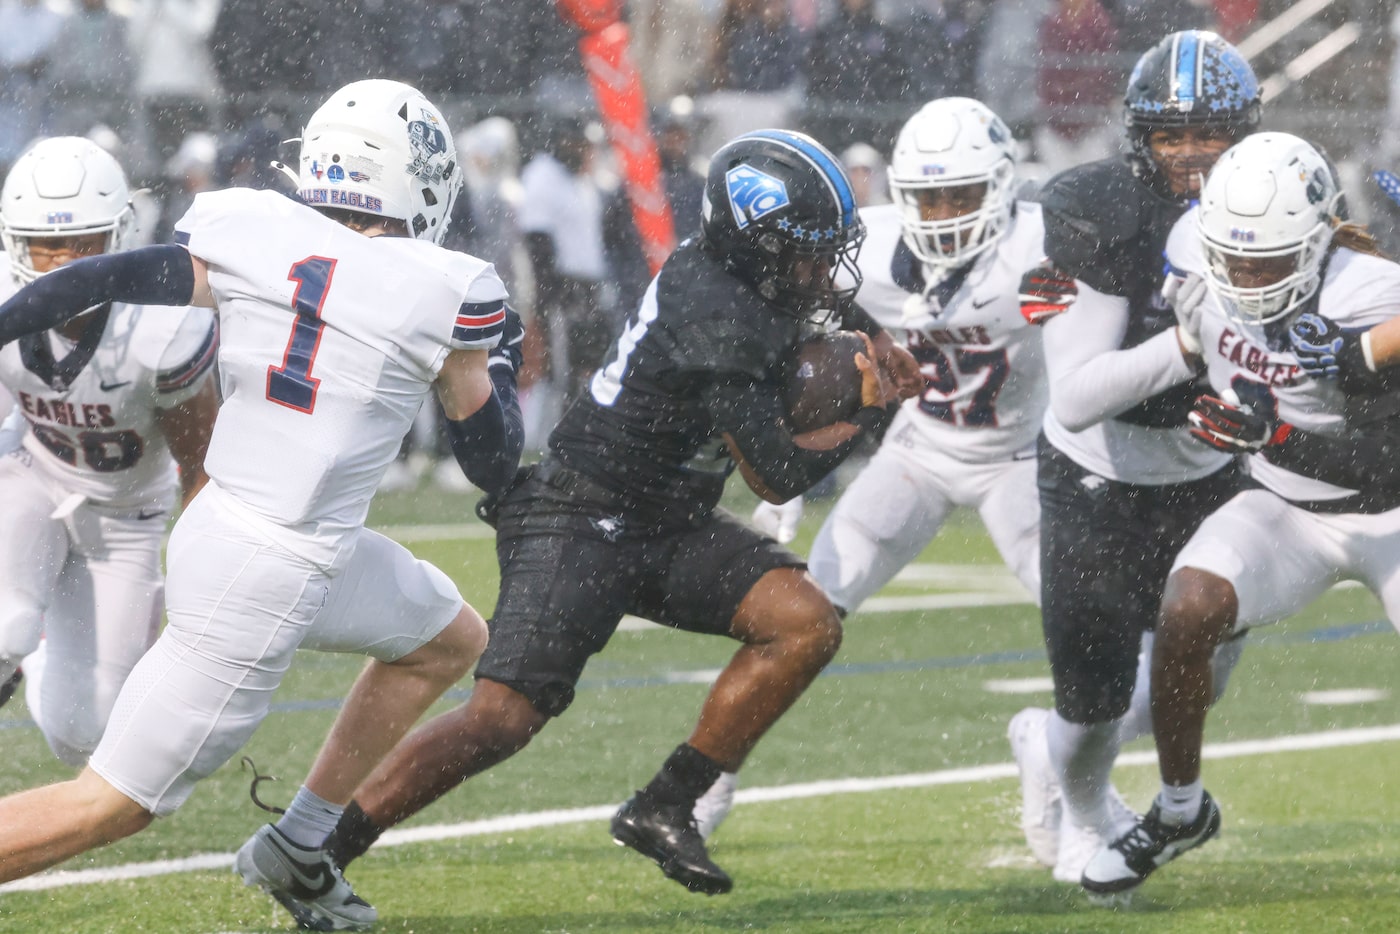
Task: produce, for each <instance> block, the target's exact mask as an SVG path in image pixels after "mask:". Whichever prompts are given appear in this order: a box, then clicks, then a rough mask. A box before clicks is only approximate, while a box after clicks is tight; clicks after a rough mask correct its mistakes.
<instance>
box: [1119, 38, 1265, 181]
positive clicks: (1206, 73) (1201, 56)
mask: <svg viewBox="0 0 1400 934" xmlns="http://www.w3.org/2000/svg"><path fill="white" fill-rule="evenodd" d="M1123 103H1124V107H1125V111H1126V114H1125V116H1126V120H1127V124H1128V139H1129V142H1131V144H1132V155H1131V156H1130V158H1131V160H1132V162H1133V167H1134V168H1135V169H1136V170H1137V172H1138V176H1139V177H1140V178H1142V179H1143V180H1144V181H1145V182H1147V183H1148V184H1150V185H1152V186H1153V187H1154V188H1155V189H1157V190H1158V192H1159V193H1161V194H1163V195H1165V196H1168V197H1179V195H1175V196H1174V195H1173V193H1172V192H1171V189H1170V185H1169V183H1168V181H1167V179H1166V178H1165V177H1164V173H1163V172H1162V168H1161V166H1159V165H1157V163H1156V160H1155V159H1154V158H1153V156H1152V149H1151V147H1150V146H1149V145H1148V138H1149V137H1150V136H1151V135H1152V133H1153V132H1154V131H1155V130H1161V129H1167V128H1171V127H1184V126H1191V127H1216V128H1220V129H1224V130H1226V131H1227V132H1228V133H1229V134H1230V135H1231V137H1232V142H1239V141H1240V140H1242V139H1244V137H1246V136H1248V135H1249V134H1250V133H1252V132H1254V130H1255V128H1256V127H1257V126H1258V125H1259V110H1260V95H1259V80H1258V79H1257V78H1256V77H1255V76H1254V69H1253V68H1251V67H1250V66H1249V62H1247V61H1245V58H1244V56H1243V55H1241V54H1240V53H1239V50H1238V49H1236V48H1235V47H1234V46H1233V45H1231V44H1230V43H1228V42H1226V41H1225V40H1224V39H1222V38H1220V37H1219V36H1217V35H1216V34H1215V33H1213V32H1206V31H1204V30H1200V29H1187V30H1183V31H1182V32H1174V33H1172V34H1171V35H1169V36H1167V37H1166V38H1165V39H1163V40H1162V41H1161V42H1158V43H1157V44H1156V45H1155V46H1153V47H1152V48H1151V49H1148V50H1147V51H1146V52H1144V53H1143V55H1142V57H1141V58H1139V59H1138V61H1137V65H1136V66H1134V67H1133V73H1132V76H1131V77H1130V78H1129V79H1128V92H1127V94H1126V95H1125V97H1124V100H1123ZM1213 161H1214V160H1213V159H1207V160H1205V162H1206V164H1203V165H1202V166H1201V172H1202V174H1204V173H1205V172H1208V171H1209V170H1210V163H1213Z"/></svg>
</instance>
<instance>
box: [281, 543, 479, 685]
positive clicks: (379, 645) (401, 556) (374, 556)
mask: <svg viewBox="0 0 1400 934" xmlns="http://www.w3.org/2000/svg"><path fill="white" fill-rule="evenodd" d="M462 602H463V601H462V595H461V594H460V593H458V591H457V585H456V584H454V583H452V580H451V578H449V577H448V576H447V575H446V574H444V573H443V572H442V571H440V570H438V569H437V568H436V567H434V566H433V565H431V564H429V563H428V562H426V561H420V560H419V559H417V558H415V557H414V556H413V554H412V553H411V552H410V551H409V550H408V549H407V548H405V547H404V546H402V545H400V544H399V543H398V542H395V541H392V540H390V539H388V538H385V537H384V536H383V535H380V534H379V533H378V532H373V531H370V530H369V529H364V530H362V531H361V532H360V534H359V537H358V539H357V541H356V542H355V551H354V554H352V555H351V556H350V560H349V562H348V563H347V564H346V567H345V570H344V571H342V572H341V573H340V574H338V575H336V577H335V578H334V579H333V580H332V581H331V584H330V596H329V598H328V599H327V601H326V607H325V609H324V610H323V611H322V612H321V613H320V614H318V616H317V619H316V624H315V625H314V626H312V627H311V631H310V632H308V633H307V635H306V639H305V640H304V641H303V642H302V646H301V647H302V648H304V649H315V650H317V651H321V652H358V653H361V654H364V655H369V656H371V657H373V658H377V659H379V660H380V661H386V662H388V661H395V660H397V659H400V658H402V657H404V656H405V655H407V654H409V653H410V652H412V651H414V650H416V649H418V648H420V647H422V646H424V645H426V644H427V643H428V642H430V641H432V639H433V638H434V637H435V636H436V635H437V634H438V633H440V632H442V630H443V629H445V628H446V627H447V625H448V624H449V623H451V622H452V620H453V619H454V618H455V617H456V615H457V614H458V613H459V612H460V611H461V609H462Z"/></svg>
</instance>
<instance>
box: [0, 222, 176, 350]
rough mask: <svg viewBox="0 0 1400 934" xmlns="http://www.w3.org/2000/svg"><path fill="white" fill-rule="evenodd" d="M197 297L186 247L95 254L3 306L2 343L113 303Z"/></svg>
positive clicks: (50, 275) (165, 301)
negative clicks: (99, 306) (98, 306)
mask: <svg viewBox="0 0 1400 934" xmlns="http://www.w3.org/2000/svg"><path fill="white" fill-rule="evenodd" d="M193 297H194V262H193V260H192V259H191V258H190V254H189V253H187V252H186V251H185V249H184V247H180V246H175V245H172V244H165V245H162V246H148V247H143V248H142V249H139V250H130V251H128V252H125V253H108V254H104V255H102V256H90V257H88V258H87V259H82V260H79V261H77V262H75V263H69V264H68V265H66V266H63V267H61V268H59V269H55V270H54V271H53V272H50V273H48V274H47V275H43V276H40V277H39V278H38V279H35V280H34V281H33V282H31V283H30V284H29V285H27V286H25V287H24V288H23V289H20V290H19V291H18V292H16V293H15V294H14V295H13V296H11V298H10V299H9V301H7V302H5V304H3V305H0V345H3V344H6V343H8V342H9V341H12V340H14V339H15V338H18V337H23V336H25V335H26V334H35V333H38V332H39V331H47V330H48V329H50V328H53V327H57V326H58V325H60V324H62V323H63V322H65V321H67V320H68V319H69V318H72V317H74V316H76V315H79V314H81V313H82V312H84V311H86V310H87V309H89V308H93V307H95V306H97V305H103V304H106V303H107V302H130V303H132V304H139V305H188V304H189V303H190V299H191V298H193Z"/></svg>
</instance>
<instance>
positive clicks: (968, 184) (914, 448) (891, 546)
mask: <svg viewBox="0 0 1400 934" xmlns="http://www.w3.org/2000/svg"><path fill="white" fill-rule="evenodd" d="M888 177H889V183H890V189H891V193H892V194H893V196H894V200H895V203H894V204H887V205H880V206H877V207H870V208H865V209H863V210H862V211H861V219H862V220H863V221H864V222H865V225H866V229H867V231H868V235H867V239H866V243H865V246H864V247H863V248H862V250H861V255H860V262H859V265H860V270H861V273H862V275H863V277H864V282H863V284H862V285H861V291H860V303H861V306H862V307H863V308H865V309H866V310H867V311H868V312H869V313H870V314H871V315H872V316H873V317H874V318H875V319H876V320H877V321H879V322H880V324H882V325H884V326H886V327H889V328H895V329H902V330H903V332H904V333H905V334H906V335H907V338H906V342H907V346H908V348H909V350H910V351H911V352H912V353H913V355H914V358H915V359H916V360H917V361H918V362H919V365H920V367H921V368H922V371H923V375H924V378H925V383H924V386H923V387H922V390H921V391H920V393H919V394H918V396H917V397H915V398H912V399H910V400H908V401H907V402H905V403H904V405H903V407H902V409H901V411H900V414H899V415H898V417H896V419H895V421H894V423H893V425H892V426H891V428H890V431H889V433H888V434H887V435H886V436H885V439H884V442H883V443H882V444H881V446H880V449H879V451H878V452H877V453H876V454H875V455H874V457H873V458H871V460H870V463H869V464H868V465H867V466H866V467H865V468H864V469H863V470H862V471H861V473H860V475H859V476H858V477H857V478H856V479H855V481H854V482H852V484H851V486H850V488H849V489H848V490H846V492H845V494H844V495H843V496H842V497H841V499H840V501H839V502H838V503H837V504H836V507H835V509H833V510H832V512H831V514H830V515H829V516H828V517H827V520H826V522H825V523H824V524H823V525H822V527H821V530H820V531H819V532H818V533H817V538H816V541H815V543H814V544H813V546H812V554H811V557H810V558H809V559H808V564H809V566H810V567H811V571H812V576H813V577H814V578H816V580H817V583H819V584H821V586H822V587H823V588H824V589H825V590H826V592H827V593H828V594H829V595H830V597H831V600H832V602H833V603H834V604H835V605H836V608H837V611H838V612H840V613H842V614H843V615H844V614H846V613H849V612H852V611H854V610H856V609H857V608H858V607H859V606H860V605H861V603H863V602H864V601H865V599H866V598H867V597H869V596H870V595H871V594H873V593H875V591H877V590H879V589H880V588H881V587H883V586H884V585H885V584H886V583H888V582H889V580H890V579H891V578H892V577H894V575H895V574H897V573H898V572H899V570H900V569H901V568H903V567H904V566H905V565H906V564H908V563H909V562H910V561H911V560H913V558H914V557H915V556H916V555H918V554H919V552H921V551H922V550H923V549H924V548H925V547H926V546H927V545H928V543H929V542H930V541H931V540H932V539H933V537H934V536H935V535H936V534H938V530H939V529H940V528H941V527H942V525H943V523H944V521H945V520H946V519H947V518H948V515H949V513H950V512H951V511H952V510H953V508H954V507H955V506H969V507H972V508H975V509H976V510H977V511H978V512H979V514H980V515H981V516H982V521H983V522H984V523H985V524H986V526H987V530H988V532H989V533H990V534H991V536H992V541H993V542H994V543H995V544H996V546H997V549H998V551H1000V553H1001V556H1002V558H1003V560H1005V561H1006V563H1007V565H1008V566H1009V567H1010V568H1011V569H1012V571H1013V572H1014V573H1015V574H1016V576H1017V578H1018V579H1019V580H1020V581H1021V583H1022V584H1023V585H1024V586H1025V587H1026V589H1027V590H1029V591H1030V592H1031V593H1032V594H1035V595H1036V596H1037V597H1039V595H1040V561H1039V541H1040V539H1039V519H1040V506H1039V503H1038V500H1037V496H1036V489H1035V439H1036V436H1037V435H1038V434H1039V433H1040V421H1041V417H1042V415H1043V413H1044V411H1045V399H1046V395H1047V393H1046V386H1045V365H1044V361H1043V359H1042V354H1041V336H1040V331H1039V330H1038V329H1037V328H1034V327H1031V322H1028V321H1027V320H1026V318H1024V317H1022V314H1021V311H1020V308H1019V305H1018V301H1017V295H1018V288H1019V285H1020V281H1021V275H1022V273H1023V272H1024V271H1025V270H1026V269H1028V268H1030V267H1032V266H1034V265H1035V264H1036V263H1037V262H1039V261H1040V260H1041V258H1042V257H1044V255H1045V254H1044V247H1043V245H1042V241H1043V239H1044V227H1043V225H1042V223H1041V216H1040V205H1039V204H1035V203H1033V202H1030V201H1024V200H1017V197H1016V165H1015V152H1014V144H1013V141H1012V138H1011V132H1010V130H1009V129H1008V128H1007V126H1006V124H1005V123H1003V122H1002V120H1001V119H1000V118H999V117H998V116H997V115H996V114H994V113H992V112H991V111H990V110H989V109H987V107H986V106H985V105H983V104H981V103H980V102H978V101H975V100H971V99H969V98H965V97H949V98H943V99H941V100H936V101H932V102H931V103H928V104H926V105H925V106H924V107H923V108H922V109H920V110H919V112H918V113H916V114H914V116H912V117H910V118H909V120H908V122H906V123H905V124H904V127H903V129H901V130H900V132H899V136H898V138H897V140H896V141H895V146H894V152H893V155H892V157H891V160H890V168H889V171H888ZM801 502H802V500H801V498H798V499H795V500H793V501H792V502H790V503H787V504H783V505H781V506H776V507H775V506H771V505H768V504H760V506H759V508H758V510H756V511H755V521H756V522H757V523H759V524H760V527H763V525H762V524H763V523H764V522H765V521H768V517H782V519H783V521H782V522H779V523H775V525H774V528H775V530H777V529H779V528H782V527H783V526H784V525H785V526H786V532H785V533H784V534H785V535H786V537H787V538H789V539H790V538H791V532H794V531H795V523H796V517H797V516H798V515H800V509H801ZM784 534H780V535H779V538H780V540H781V539H782V538H783V537H784ZM735 787H736V779H735V777H734V776H732V775H728V774H726V775H725V776H723V777H722V778H721V781H720V782H718V783H717V784H716V786H715V788H714V789H712V790H711V791H710V792H708V793H707V794H706V795H705V796H704V797H703V798H702V799H701V801H700V803H699V805H698V809H697V818H698V820H699V825H700V829H701V831H702V833H705V834H706V835H707V836H708V834H709V833H710V832H711V831H712V830H713V828H714V827H715V826H717V825H718V823H719V821H721V820H722V819H723V817H724V815H725V814H726V813H727V812H728V809H729V803H730V801H731V800H732V798H733V794H734V789H735ZM1047 859H1048V861H1049V862H1053V861H1054V854H1053V852H1051V853H1050V855H1049V856H1048V857H1047Z"/></svg>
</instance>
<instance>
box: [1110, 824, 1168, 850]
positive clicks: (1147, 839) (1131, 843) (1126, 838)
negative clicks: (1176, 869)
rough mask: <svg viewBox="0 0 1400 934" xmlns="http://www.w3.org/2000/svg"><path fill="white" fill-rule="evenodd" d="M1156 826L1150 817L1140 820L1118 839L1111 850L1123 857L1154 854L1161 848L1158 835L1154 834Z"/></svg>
mask: <svg viewBox="0 0 1400 934" xmlns="http://www.w3.org/2000/svg"><path fill="white" fill-rule="evenodd" d="M1156 826H1157V825H1156V822H1155V821H1153V820H1152V818H1151V816H1150V815H1149V816H1147V817H1144V818H1142V819H1140V820H1139V821H1138V822H1137V823H1136V824H1134V825H1133V829H1132V830H1129V831H1128V832H1127V833H1125V834H1124V835H1123V836H1121V837H1119V838H1118V842H1117V843H1115V844H1113V848H1114V849H1115V850H1118V851H1119V852H1120V853H1122V854H1124V855H1125V856H1135V855H1139V854H1144V853H1155V852H1156V851H1157V850H1158V849H1159V848H1160V847H1161V841H1160V840H1159V835H1158V834H1157V833H1155V832H1154V830H1155V829H1156Z"/></svg>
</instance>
